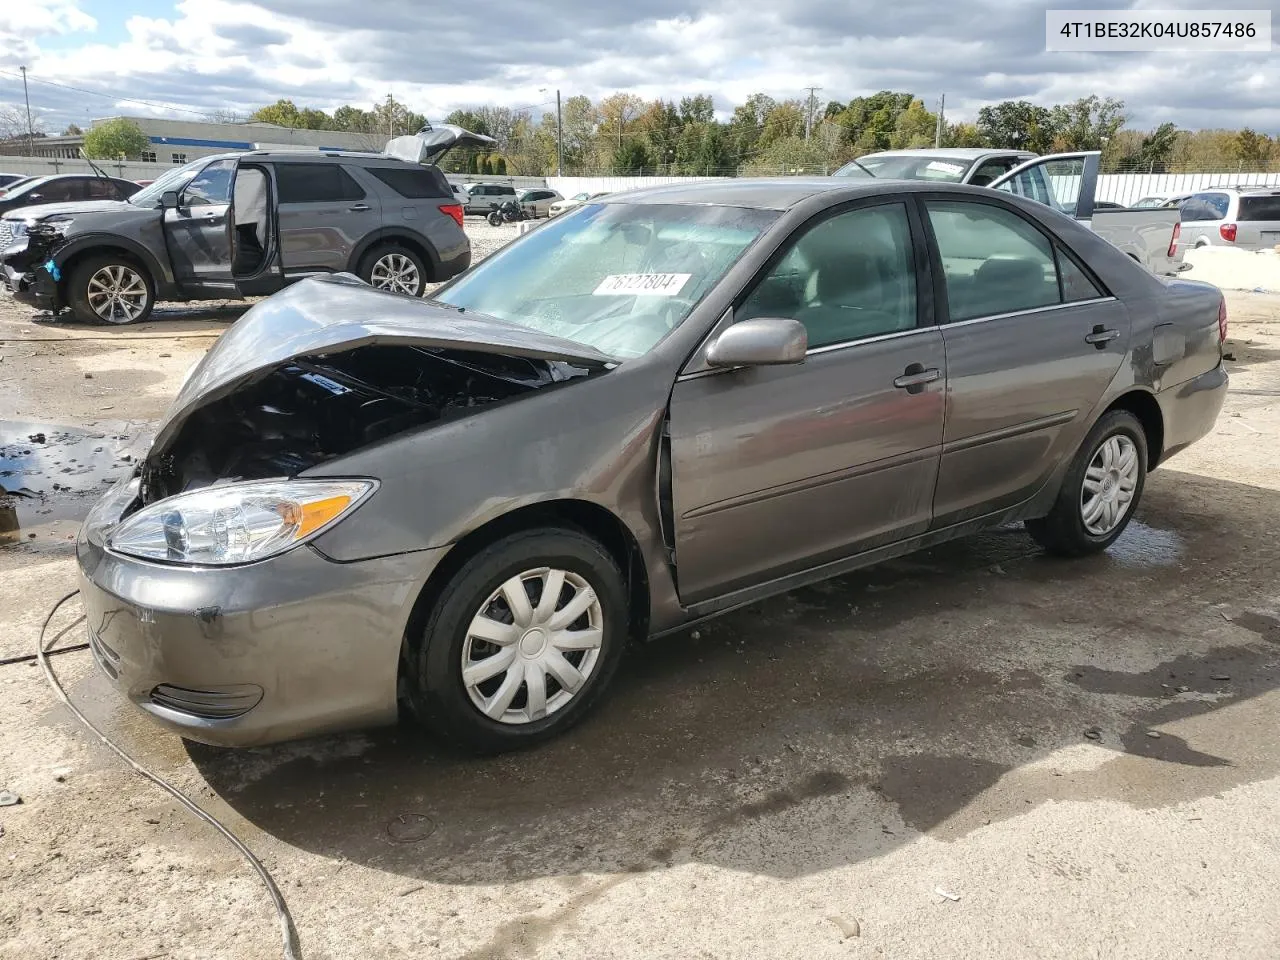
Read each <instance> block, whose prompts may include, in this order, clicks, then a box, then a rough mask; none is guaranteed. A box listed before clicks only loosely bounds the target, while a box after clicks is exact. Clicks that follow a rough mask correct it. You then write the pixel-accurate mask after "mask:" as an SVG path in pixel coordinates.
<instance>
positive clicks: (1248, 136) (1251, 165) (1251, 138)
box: [1231, 127, 1272, 172]
mask: <svg viewBox="0 0 1280 960" xmlns="http://www.w3.org/2000/svg"><path fill="white" fill-rule="evenodd" d="M1271 147H1272V140H1271V138H1270V137H1268V136H1266V135H1265V134H1260V133H1258V132H1257V131H1255V130H1251V129H1250V128H1249V127H1245V128H1244V129H1243V130H1241V131H1240V132H1238V133H1237V134H1236V137H1235V143H1234V144H1232V151H1231V152H1232V154H1233V157H1232V159H1233V160H1235V162H1236V164H1237V165H1238V166H1239V167H1240V168H1241V169H1243V170H1249V171H1253V172H1260V171H1263V170H1265V169H1266V168H1267V164H1268V163H1269V162H1270V160H1271Z"/></svg>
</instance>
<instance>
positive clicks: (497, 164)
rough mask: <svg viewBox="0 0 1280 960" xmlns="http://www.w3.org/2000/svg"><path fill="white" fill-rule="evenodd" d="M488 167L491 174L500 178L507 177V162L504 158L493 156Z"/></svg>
mask: <svg viewBox="0 0 1280 960" xmlns="http://www.w3.org/2000/svg"><path fill="white" fill-rule="evenodd" d="M489 166H490V167H492V168H493V172H494V173H496V174H497V175H498V176H500V177H505V176H506V175H507V161H506V158H505V157H502V156H498V155H494V157H493V158H492V159H490V161H489Z"/></svg>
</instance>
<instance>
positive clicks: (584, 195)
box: [573, 193, 591, 200]
mask: <svg viewBox="0 0 1280 960" xmlns="http://www.w3.org/2000/svg"><path fill="white" fill-rule="evenodd" d="M573 199H575V200H590V199H591V194H589V193H575V194H574V195H573Z"/></svg>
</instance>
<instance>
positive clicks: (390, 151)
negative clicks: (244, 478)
mask: <svg viewBox="0 0 1280 960" xmlns="http://www.w3.org/2000/svg"><path fill="white" fill-rule="evenodd" d="M488 142H490V141H489V138H487V137H481V136H479V135H477V134H472V133H469V132H468V131H466V130H462V129H461V128H459V127H452V126H443V127H436V128H434V129H430V128H426V129H424V130H423V131H422V132H420V133H419V134H417V135H415V136H412V137H401V138H399V139H397V140H393V141H392V142H391V144H389V145H388V147H387V150H385V151H384V152H383V153H382V154H373V153H337V152H324V151H319V150H317V151H314V152H312V151H297V152H292V151H266V150H260V151H252V152H248V153H238V154H224V155H220V156H213V157H202V158H201V159H199V160H196V161H194V162H192V163H189V164H186V165H185V166H182V167H178V168H176V169H174V170H173V171H172V172H171V173H168V174H166V175H165V176H163V177H161V178H160V179H158V180H156V181H155V182H154V183H152V184H151V185H150V186H148V187H146V188H145V189H143V190H141V191H139V192H138V193H136V194H134V195H133V196H132V197H130V198H129V199H128V200H127V201H115V202H112V201H100V202H88V203H66V204H52V205H48V206H43V207H39V208H35V209H32V208H25V209H19V210H15V211H12V212H10V213H8V214H6V215H5V218H4V220H3V221H0V273H2V274H3V278H4V280H5V282H6V284H7V286H8V288H9V290H10V292H11V293H12V294H13V295H14V296H15V297H16V298H18V299H20V300H22V301H24V302H28V303H32V304H34V305H36V306H39V307H43V308H46V309H50V310H52V311H53V312H54V313H57V312H58V311H60V310H62V309H63V308H67V307H69V308H70V309H71V311H72V313H73V314H74V316H75V317H76V319H78V320H81V321H85V322H105V323H134V322H137V321H140V320H144V319H146V317H147V316H148V314H150V312H151V308H152V306H153V305H154V303H155V301H156V300H222V299H235V298H239V297H247V296H262V295H267V294H271V293H274V292H276V291H277V290H280V289H281V288H282V287H285V286H287V285H288V284H290V283H292V282H294V281H296V280H300V279H302V278H304V277H308V276H315V275H318V274H332V273H343V272H346V273H354V274H356V275H357V276H359V277H360V278H361V279H363V280H365V281H366V282H368V283H370V284H372V285H373V286H375V287H379V288H381V289H383V290H389V291H393V292H396V293H403V294H408V295H410V296H420V295H421V294H422V292H423V290H424V288H425V286H426V284H427V283H431V282H439V281H443V280H448V279H449V278H451V277H453V276H454V275H456V274H458V273H461V272H462V271H463V270H465V269H466V268H467V267H468V266H469V265H470V263H471V245H470V242H469V241H468V239H467V235H466V233H465V232H464V231H463V229H462V223H463V211H462V207H461V205H460V204H459V203H458V202H457V200H456V198H455V197H454V195H453V192H452V191H451V190H450V188H449V183H448V181H447V180H446V179H445V176H444V174H443V173H441V171H440V170H439V168H438V167H436V166H434V165H430V164H429V163H428V162H427V161H430V160H432V159H434V158H438V157H439V156H440V155H442V154H443V153H444V152H445V151H446V150H448V149H449V148H451V147H453V146H456V145H460V144H476V145H479V144H485V143H488Z"/></svg>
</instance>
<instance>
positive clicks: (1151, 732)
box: [1147, 730, 1160, 740]
mask: <svg viewBox="0 0 1280 960" xmlns="http://www.w3.org/2000/svg"><path fill="white" fill-rule="evenodd" d="M1147 736H1148V737H1150V738H1151V739H1152V740H1159V739H1160V732H1159V731H1158V730H1148V731H1147Z"/></svg>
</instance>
